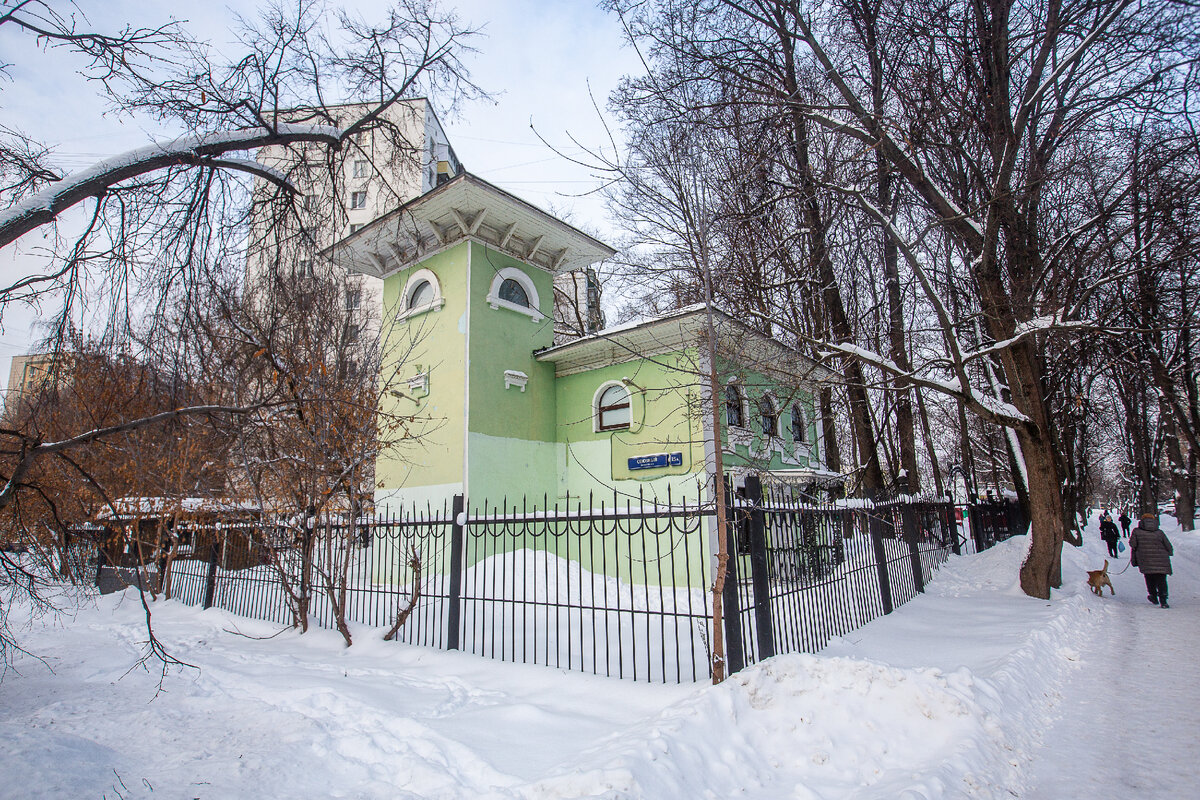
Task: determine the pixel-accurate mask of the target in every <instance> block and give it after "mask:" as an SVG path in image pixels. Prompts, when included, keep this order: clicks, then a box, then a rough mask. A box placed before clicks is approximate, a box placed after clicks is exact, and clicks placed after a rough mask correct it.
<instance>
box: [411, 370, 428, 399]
mask: <svg viewBox="0 0 1200 800" xmlns="http://www.w3.org/2000/svg"><path fill="white" fill-rule="evenodd" d="M405 382H406V383H407V384H408V391H409V392H411V393H412V394H413V395H414V396H415V395H416V394H417V393H418V392H420V393H423V394H424V395H428V394H429V373H428V372H421V373H418V374H416V375H413V376H412V377H411V378H409V379H408V380H407V381H405Z"/></svg>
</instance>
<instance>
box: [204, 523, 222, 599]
mask: <svg viewBox="0 0 1200 800" xmlns="http://www.w3.org/2000/svg"><path fill="white" fill-rule="evenodd" d="M220 552H221V550H220V546H219V545H218V544H217V542H216V540H215V539H214V540H213V543H212V547H210V548H209V551H208V576H207V577H206V578H205V580H204V602H203V603H202V604H201V607H202V608H212V604H213V596H214V595H215V594H216V593H217V559H218V556H219V555H220Z"/></svg>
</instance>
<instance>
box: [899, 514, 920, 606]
mask: <svg viewBox="0 0 1200 800" xmlns="http://www.w3.org/2000/svg"><path fill="white" fill-rule="evenodd" d="M900 519H901V521H902V524H903V526H904V541H905V542H906V543H907V544H908V560H909V562H910V563H911V564H912V573H913V585H914V586H916V587H917V591H918V592H923V591H925V570H924V569H923V568H922V567H921V543H920V541H919V539H918V533H919V532H918V530H917V514H916V512H915V511H914V510H913V503H909V502H905V503H903V504H901V506H900Z"/></svg>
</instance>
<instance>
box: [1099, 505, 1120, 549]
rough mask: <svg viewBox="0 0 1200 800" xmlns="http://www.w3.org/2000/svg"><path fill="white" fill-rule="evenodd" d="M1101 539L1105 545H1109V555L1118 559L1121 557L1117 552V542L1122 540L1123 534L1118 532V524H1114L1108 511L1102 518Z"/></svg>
mask: <svg viewBox="0 0 1200 800" xmlns="http://www.w3.org/2000/svg"><path fill="white" fill-rule="evenodd" d="M1100 538H1101V539H1103V540H1104V544H1106V545H1108V555H1109V556H1110V557H1112V558H1117V557H1118V556H1119V555H1120V553H1119V552H1118V551H1117V541H1118V540H1120V538H1121V533H1120V532H1119V531H1118V530H1117V523H1115V522H1113V520H1112V517H1110V516H1109V515H1108V512H1107V511H1106V512H1104V515H1103V516H1101V517H1100Z"/></svg>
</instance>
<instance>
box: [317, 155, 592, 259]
mask: <svg viewBox="0 0 1200 800" xmlns="http://www.w3.org/2000/svg"><path fill="white" fill-rule="evenodd" d="M469 240H470V241H477V242H480V243H481V244H484V245H487V246H488V247H491V248H494V249H496V250H499V251H500V252H502V253H506V254H508V255H510V256H512V257H513V258H516V259H518V260H519V261H522V262H524V263H526V264H529V265H531V266H534V267H539V268H541V269H544V270H546V271H548V272H552V273H556V272H567V271H571V270H577V269H582V268H584V267H587V266H589V265H591V264H594V263H596V262H597V261H602V260H604V259H605V258H608V257H610V256H612V255H614V254H615V253H616V251H615V250H614V249H612V248H611V247H609V246H608V245H606V244H604V243H603V242H601V241H599V240H597V239H595V238H593V237H592V236H589V235H588V234H586V233H584V232H583V231H581V230H579V229H578V228H575V227H573V226H571V225H568V224H567V223H565V222H563V221H562V220H560V219H557V218H556V217H553V216H551V215H550V214H547V213H546V212H544V211H542V210H541V209H539V208H537V207H536V206H534V205H532V204H530V203H527V202H526V201H524V200H522V199H521V198H519V197H516V196H515V195H513V194H510V193H509V192H506V191H504V190H503V189H501V188H499V187H498V186H494V185H493V184H491V183H488V182H487V181H485V180H483V179H482V178H480V177H478V176H476V175H472V174H471V173H466V172H464V173H463V174H461V175H458V176H456V177H454V178H452V179H451V180H449V181H447V182H446V183H444V184H442V185H441V186H438V187H437V188H435V189H432V190H431V191H428V192H426V193H425V194H423V195H421V196H420V197H418V198H416V199H414V200H411V201H409V202H407V203H405V204H403V205H401V206H399V207H398V208H396V209H394V210H392V211H389V212H388V213H386V214H384V215H383V216H381V217H379V218H378V219H376V220H374V221H373V222H371V223H368V224H367V225H366V226H364V227H363V228H361V229H360V230H358V231H356V232H354V233H352V234H350V235H349V236H347V237H346V238H344V239H342V240H341V241H339V242H337V243H336V244H334V245H333V246H331V247H329V248H327V249H326V250H324V251H322V253H321V254H322V255H323V256H324V257H326V258H328V259H330V260H331V261H333V262H334V263H336V264H338V265H340V266H342V267H345V268H346V269H349V270H351V271H354V272H361V273H364V274H367V275H373V276H374V277H377V278H383V277H387V276H388V275H391V274H392V273H395V272H398V271H400V270H403V269H406V268H408V267H410V266H412V265H413V264H415V263H417V262H418V261H420V260H422V259H424V258H427V257H428V256H429V255H431V254H433V253H435V252H437V251H439V250H444V249H446V248H448V247H451V246H453V245H455V244H457V243H459V242H462V241H469Z"/></svg>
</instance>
